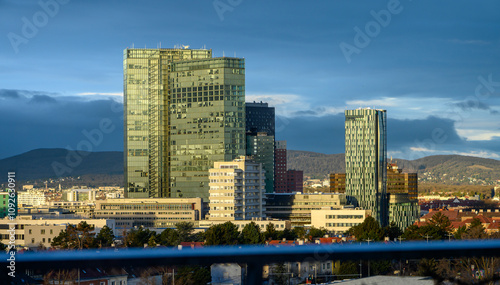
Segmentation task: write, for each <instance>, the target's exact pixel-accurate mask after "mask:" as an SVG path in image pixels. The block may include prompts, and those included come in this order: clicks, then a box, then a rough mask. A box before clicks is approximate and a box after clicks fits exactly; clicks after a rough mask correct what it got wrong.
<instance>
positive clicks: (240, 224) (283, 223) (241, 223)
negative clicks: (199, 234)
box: [198, 218, 291, 232]
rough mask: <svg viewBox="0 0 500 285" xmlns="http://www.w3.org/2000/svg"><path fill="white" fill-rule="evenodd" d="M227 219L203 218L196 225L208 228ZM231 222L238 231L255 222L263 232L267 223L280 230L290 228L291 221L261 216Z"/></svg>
mask: <svg viewBox="0 0 500 285" xmlns="http://www.w3.org/2000/svg"><path fill="white" fill-rule="evenodd" d="M225 222H227V221H225V220H203V221H199V223H198V227H199V228H202V229H208V228H209V227H211V226H214V225H220V224H223V223H225ZM230 222H231V223H233V224H234V225H235V226H236V227H237V228H238V230H239V231H242V230H243V228H245V226H246V225H248V224H250V223H252V222H253V223H255V224H256V225H257V226H258V227H259V228H260V231H261V232H264V231H265V230H266V227H267V226H268V225H269V224H272V225H273V226H274V228H275V229H276V230H278V231H282V230H285V229H291V223H290V221H288V220H278V219H269V218H263V219H253V220H233V221H230Z"/></svg>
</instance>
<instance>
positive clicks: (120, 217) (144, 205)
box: [93, 198, 203, 229]
mask: <svg viewBox="0 0 500 285" xmlns="http://www.w3.org/2000/svg"><path fill="white" fill-rule="evenodd" d="M202 211H203V200H202V199H201V198H151V199H150V198H136V199H108V200H97V201H96V205H95V210H94V213H93V217H94V218H101V219H115V220H116V226H117V227H118V228H124V229H128V228H132V227H135V226H137V227H140V226H143V227H147V228H166V227H175V224H177V223H179V222H195V221H198V220H200V217H201V214H202Z"/></svg>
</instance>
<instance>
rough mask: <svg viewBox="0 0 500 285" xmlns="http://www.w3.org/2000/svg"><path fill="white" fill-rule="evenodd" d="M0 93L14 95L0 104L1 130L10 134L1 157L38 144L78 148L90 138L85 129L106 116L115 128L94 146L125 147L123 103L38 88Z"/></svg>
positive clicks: (100, 148) (1, 147)
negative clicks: (67, 94)
mask: <svg viewBox="0 0 500 285" xmlns="http://www.w3.org/2000/svg"><path fill="white" fill-rule="evenodd" d="M0 94H8V95H7V96H9V97H8V98H14V99H15V100H2V101H3V102H2V103H1V104H0V121H1V122H2V124H0V133H2V134H8V136H9V140H2V143H0V158H5V157H8V156H12V155H17V154H20V153H22V152H26V151H29V150H32V149H36V148H72V149H77V147H78V145H79V143H80V142H82V141H84V140H88V138H87V137H86V136H85V132H90V131H92V130H99V128H100V127H101V124H102V122H103V120H104V121H107V122H110V123H111V124H112V126H113V131H112V132H110V133H108V134H104V135H103V138H102V141H99V142H98V143H96V144H93V145H92V150H93V151H104V150H115V151H122V150H123V104H121V103H118V102H116V101H114V100H110V99H107V100H100V99H99V100H88V99H86V98H81V97H78V96H61V95H54V94H53V93H48V92H39V91H25V90H1V89H0ZM3 97H4V96H2V97H0V98H3ZM108 120H109V121H108Z"/></svg>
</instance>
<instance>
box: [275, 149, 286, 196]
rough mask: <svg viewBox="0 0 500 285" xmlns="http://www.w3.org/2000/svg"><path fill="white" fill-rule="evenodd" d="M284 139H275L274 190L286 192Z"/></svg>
mask: <svg viewBox="0 0 500 285" xmlns="http://www.w3.org/2000/svg"><path fill="white" fill-rule="evenodd" d="M287 169H288V168H287V162H286V141H276V143H275V148H274V192H275V193H286V192H287V181H286V171H287Z"/></svg>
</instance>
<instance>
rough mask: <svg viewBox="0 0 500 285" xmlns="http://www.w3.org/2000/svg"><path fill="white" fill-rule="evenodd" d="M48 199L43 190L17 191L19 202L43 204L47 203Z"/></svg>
mask: <svg viewBox="0 0 500 285" xmlns="http://www.w3.org/2000/svg"><path fill="white" fill-rule="evenodd" d="M46 202H47V199H46V198H45V193H44V192H43V191H42V190H28V191H19V192H17V203H18V204H19V205H27V206H42V205H45V203H46Z"/></svg>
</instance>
